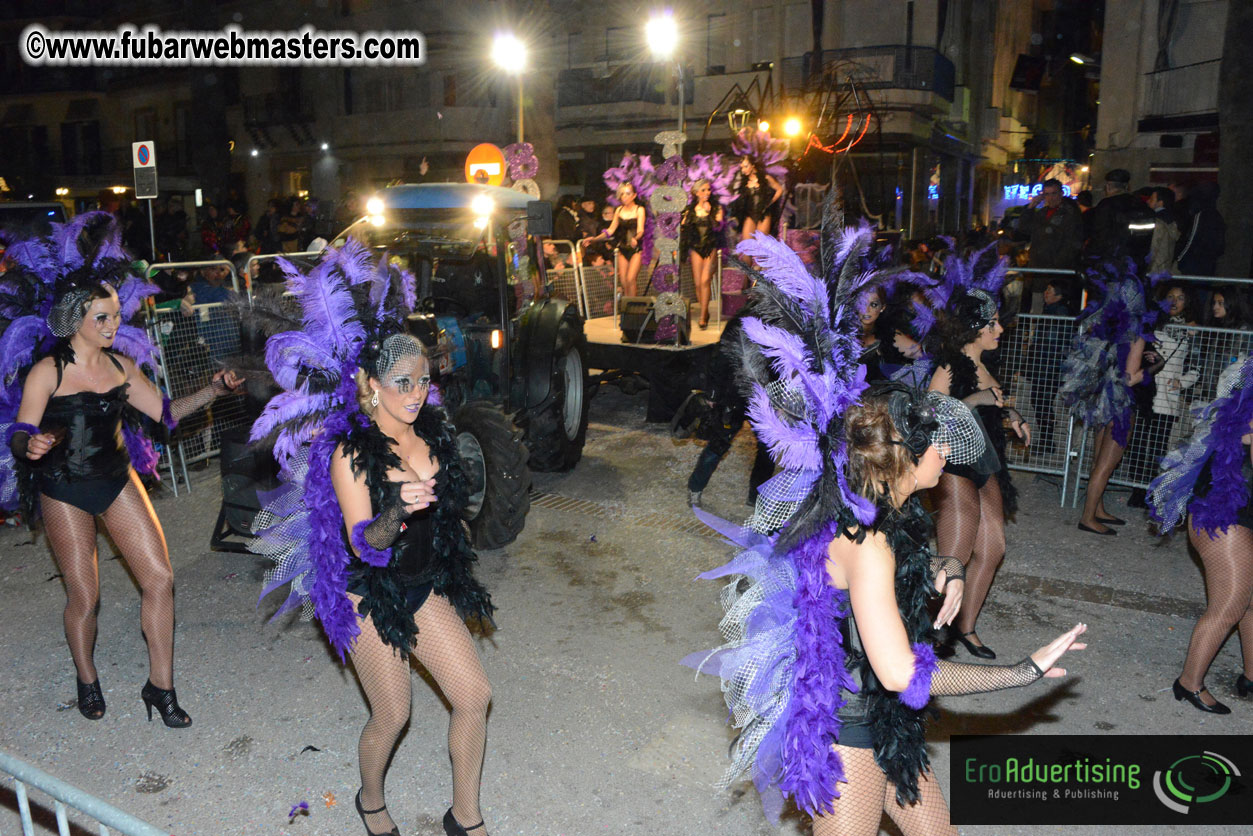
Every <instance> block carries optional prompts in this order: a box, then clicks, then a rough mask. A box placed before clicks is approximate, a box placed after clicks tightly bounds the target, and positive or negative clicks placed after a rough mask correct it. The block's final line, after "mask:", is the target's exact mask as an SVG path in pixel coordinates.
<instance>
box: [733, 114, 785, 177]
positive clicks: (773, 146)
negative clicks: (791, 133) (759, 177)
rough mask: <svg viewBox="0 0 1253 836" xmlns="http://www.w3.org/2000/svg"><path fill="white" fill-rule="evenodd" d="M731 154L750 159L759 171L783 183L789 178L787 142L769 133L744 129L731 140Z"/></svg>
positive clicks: (755, 129) (754, 129)
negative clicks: (786, 161)
mask: <svg viewBox="0 0 1253 836" xmlns="http://www.w3.org/2000/svg"><path fill="white" fill-rule="evenodd" d="M731 153H732V154H734V155H735V156H737V157H748V158H750V159H751V160H752V161H753V164H754V165H755V166H757V170H758V171H760V172H763V173H765V174H769V175H770V176H771V177H773V178H774V179H776V180H778V181H779V182H780V183H783V184H784V185H786V183H785V182H784V181H785V180H786V178H787V165H786V164H785V160H787V140H786V139H775V138H773V137H771V136H770V132H769V131H761V130H758V129H757V128H751V127H750V128H744V129H743V130H741V131H740V132H739V133H737V134H736V135H735V136H734V137H733V138H732V139H731Z"/></svg>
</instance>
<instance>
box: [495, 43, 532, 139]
mask: <svg viewBox="0 0 1253 836" xmlns="http://www.w3.org/2000/svg"><path fill="white" fill-rule="evenodd" d="M492 62H493V63H494V64H495V65H496V66H497V67H499V68H500V69H502V70H504V71H505V72H506V73H509V74H510V75H516V76H517V77H518V143H519V144H521V143H522V96H523V93H524V90H523V87H522V71H523V70H525V69H526V44H524V43H522V41H520V40H518V38H517V36H516V35H514V34H513V33H512V32H498V33H497V34H496V38H495V39H494V40H493V41H492Z"/></svg>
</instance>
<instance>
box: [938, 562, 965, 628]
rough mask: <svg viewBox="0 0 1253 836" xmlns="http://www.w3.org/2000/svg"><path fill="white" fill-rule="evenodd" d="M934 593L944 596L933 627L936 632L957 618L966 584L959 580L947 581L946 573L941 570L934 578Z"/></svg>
mask: <svg viewBox="0 0 1253 836" xmlns="http://www.w3.org/2000/svg"><path fill="white" fill-rule="evenodd" d="M935 591H936V592H940V593H943V595H944V603H943V604H941V605H940V612H939V613H938V614H937V615H936V617H935V624H934V625H933V626H934V627H935V629H937V630H938V629H940V628H941V627H943V626H945V625H946V624H952V623H953V619H954V618H956V617H957V611H958V610H960V609H961V605H962V595H963V594H964V593H965V591H966V582H965V581H964V580H962V579H961V578H953V579H952V580H949V579H948V573H947V572H945V571H944V570H943V569H941V570H940V571H939V573H938V574H936V576H935Z"/></svg>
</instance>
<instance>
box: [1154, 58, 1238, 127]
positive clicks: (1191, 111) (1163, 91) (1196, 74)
mask: <svg viewBox="0 0 1253 836" xmlns="http://www.w3.org/2000/svg"><path fill="white" fill-rule="evenodd" d="M1222 64H1223V60H1222V59H1221V58H1215V59H1214V60H1212V61H1201V62H1199V63H1196V64H1186V65H1185V66H1182V67H1171V68H1170V69H1168V70H1157V71H1156V72H1151V73H1146V74H1145V81H1146V82H1147V85H1146V87H1145V91H1144V118H1146V119H1149V118H1152V117H1170V116H1195V115H1198V114H1205V113H1217V112H1218V73H1219V70H1220V69H1221V68H1222Z"/></svg>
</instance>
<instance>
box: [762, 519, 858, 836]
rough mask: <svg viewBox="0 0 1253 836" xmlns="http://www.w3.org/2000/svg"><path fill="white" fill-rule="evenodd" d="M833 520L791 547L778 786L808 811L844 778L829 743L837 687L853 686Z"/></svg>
mask: <svg viewBox="0 0 1253 836" xmlns="http://www.w3.org/2000/svg"><path fill="white" fill-rule="evenodd" d="M836 530H837V525H836V524H835V523H830V524H828V525H827V526H826V527H825V528H823V530H822V531H821V532H820V533H819V534H817V535H816V536H814V537H812V538H810V539H808V540H806V541H804V542H803V543H801V545H800V546H799V547H798V548H797V549H796V550H795V551H794V552H793V553H792V555H791V557H792V559H793V561H794V564H795V566H796V570H797V575H798V585H797V590H796V598H795V604H796V616H797V622H796V649H797V659H796V668H795V674H794V676H795V678H794V684H793V689H792V699H791V705H790V706H789V716H788V718H787V724H786V730H785V732H784V740H783V777H782V779H781V780H780V781H779V788H780V790H782V791H783V793H784V794H785V795H790V796H792V798H793V799H794V800H795V801H796V806H797V807H799V808H800V809H801V810H804V811H805V812H806V813H808V814H809V815H811V816H812V815H816V814H819V813H826V812H830V811H831V809H832V806H831V801H832V800H833V799H834V798H836V797H838V795H839V790H838V789H836V784H838V783H840V782H842V781H844V780H845V774H844V764H843V763H842V762H841V761H840V756H839V755H838V754H836V751H835V749H834V748H833V747H832V746H831V744H832V743H833V742H834V741H835V740H837V739H838V738H839V734H840V719H839V715H838V712H839V710H840V708H841V706H843V705H844V700H843V699H842V698H841V697H840V689H841V688H843V689H845V690H848V691H856V690H857V686H856V684H855V683H854V682H853V680H852V678H851V677H850V676H849V674H848V671H847V670H846V669H845V667H844V645H843V642H842V639H841V635H840V630H839V624H840V620H841V619H842V618H843V617H845V616H846V615H847V614H848V606H849V604H848V593H847V592H844V591H842V590H837V589H836V588H835V587H834V586H832V585H831V583H830V579H829V578H828V576H827V569H826V563H827V546H828V545H829V544H830V543H831V540H832V538H834V537H835V534H836Z"/></svg>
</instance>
